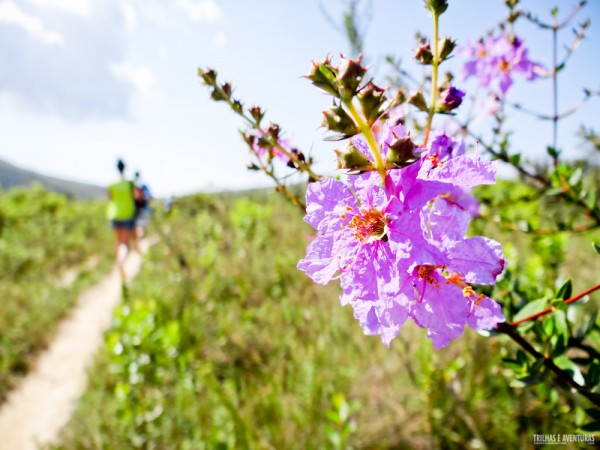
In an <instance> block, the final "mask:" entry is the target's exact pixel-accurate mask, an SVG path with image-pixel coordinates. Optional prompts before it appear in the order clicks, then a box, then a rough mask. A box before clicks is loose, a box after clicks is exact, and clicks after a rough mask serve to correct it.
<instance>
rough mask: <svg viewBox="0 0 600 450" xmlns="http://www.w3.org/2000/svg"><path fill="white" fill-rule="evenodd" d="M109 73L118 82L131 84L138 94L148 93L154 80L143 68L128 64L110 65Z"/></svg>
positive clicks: (148, 71) (145, 68) (149, 72)
mask: <svg viewBox="0 0 600 450" xmlns="http://www.w3.org/2000/svg"><path fill="white" fill-rule="evenodd" d="M110 71H111V72H112V73H113V74H114V75H115V76H116V77H117V78H119V79H120V80H123V81H128V82H129V83H132V84H133V85H134V86H135V87H136V88H137V89H138V90H139V91H140V92H142V93H147V92H148V91H150V89H151V88H152V86H153V85H154V83H155V82H156V78H155V77H154V74H153V73H152V71H151V70H150V69H149V68H148V67H145V66H139V67H135V66H132V65H131V64H129V63H125V62H123V63H119V64H111V65H110Z"/></svg>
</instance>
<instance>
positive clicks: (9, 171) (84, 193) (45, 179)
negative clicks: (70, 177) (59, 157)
mask: <svg viewBox="0 0 600 450" xmlns="http://www.w3.org/2000/svg"><path fill="white" fill-rule="evenodd" d="M35 183H39V184H41V185H42V186H44V187H45V188H46V189H48V190H49V191H53V192H60V193H61V194H66V195H68V196H70V197H73V198H76V199H81V200H84V199H85V200H87V199H102V198H106V188H104V187H101V186H96V185H93V184H85V183H77V182H75V181H67V180H62V179H60V178H54V177H49V176H47V175H42V174H40V173H37V172H33V171H31V170H25V169H21V168H20V167H17V166H14V165H12V164H9V163H7V162H6V161H3V160H1V159H0V189H2V190H7V189H10V188H12V187H17V186H22V187H26V186H31V185H32V184H35Z"/></svg>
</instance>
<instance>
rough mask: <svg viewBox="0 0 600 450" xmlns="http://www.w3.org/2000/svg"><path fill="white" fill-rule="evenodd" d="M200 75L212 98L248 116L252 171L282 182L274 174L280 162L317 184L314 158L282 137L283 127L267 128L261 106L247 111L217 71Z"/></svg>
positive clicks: (246, 135) (245, 135)
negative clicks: (313, 166) (275, 163)
mask: <svg viewBox="0 0 600 450" xmlns="http://www.w3.org/2000/svg"><path fill="white" fill-rule="evenodd" d="M198 75H199V76H200V78H202V81H203V82H204V84H206V85H207V86H209V87H210V88H211V98H212V99H213V100H215V101H222V102H225V103H227V104H228V105H229V106H230V108H231V109H232V110H233V111H234V112H236V113H237V114H239V115H241V116H242V117H244V119H245V120H246V122H247V123H249V124H250V129H248V130H244V131H241V135H242V138H243V139H244V142H246V144H247V145H248V147H249V149H250V153H251V154H252V155H253V156H254V157H255V159H256V161H253V162H251V163H249V164H248V165H247V167H248V169H249V170H262V171H263V172H265V173H267V174H268V175H269V176H270V177H272V178H274V179H277V182H278V183H279V179H278V178H277V175H276V174H275V171H274V166H273V163H274V162H275V161H280V162H281V163H282V164H281V166H282V167H288V168H292V169H294V170H296V171H297V172H305V173H307V174H308V176H309V181H314V180H317V179H319V178H320V177H319V176H318V175H317V174H315V173H314V172H313V171H312V169H311V165H312V162H313V161H312V159H311V158H307V157H306V156H305V155H304V153H302V152H301V151H300V150H298V149H297V148H295V147H292V145H291V143H290V141H289V139H287V138H284V137H282V134H283V133H282V132H281V128H280V127H279V125H277V124H275V123H271V124H269V125H268V126H266V127H265V126H263V125H262V122H263V119H264V117H265V112H264V110H263V109H262V108H261V107H260V106H257V105H253V106H251V107H249V108H245V107H244V105H243V104H242V102H241V101H239V100H237V99H235V98H234V97H233V88H232V86H231V83H228V82H226V83H219V82H218V81H217V73H216V72H215V71H214V70H213V69H207V70H203V69H198ZM278 189H279V190H280V191H282V190H283V191H285V186H283V185H282V184H278Z"/></svg>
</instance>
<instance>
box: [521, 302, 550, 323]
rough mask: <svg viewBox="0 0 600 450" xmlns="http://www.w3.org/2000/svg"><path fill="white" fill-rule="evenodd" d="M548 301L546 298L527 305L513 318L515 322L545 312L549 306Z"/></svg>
mask: <svg viewBox="0 0 600 450" xmlns="http://www.w3.org/2000/svg"><path fill="white" fill-rule="evenodd" d="M547 302H548V301H547V300H546V299H545V298H541V299H539V300H534V301H532V302H529V303H527V304H526V305H525V306H524V307H523V309H521V310H520V311H519V312H518V313H517V314H516V315H515V316H514V317H513V321H514V322H516V321H519V320H521V319H524V318H525V317H528V316H531V315H532V314H535V313H537V312H539V311H541V310H543V309H544V308H545V307H546V304H547Z"/></svg>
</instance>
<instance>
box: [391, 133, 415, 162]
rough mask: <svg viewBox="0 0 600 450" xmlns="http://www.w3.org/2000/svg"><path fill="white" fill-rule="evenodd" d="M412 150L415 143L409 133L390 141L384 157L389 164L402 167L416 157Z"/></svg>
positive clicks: (413, 160)
mask: <svg viewBox="0 0 600 450" xmlns="http://www.w3.org/2000/svg"><path fill="white" fill-rule="evenodd" d="M414 150H415V144H414V143H413V141H412V140H411V138H410V135H408V134H407V135H406V136H402V137H397V138H394V140H392V142H391V143H390V145H389V147H388V151H387V153H386V155H385V159H386V160H387V162H389V163H391V164H394V165H396V166H400V167H404V166H407V165H409V164H412V163H413V162H415V161H416V160H417V159H418V157H417V156H416V155H415V153H414Z"/></svg>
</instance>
